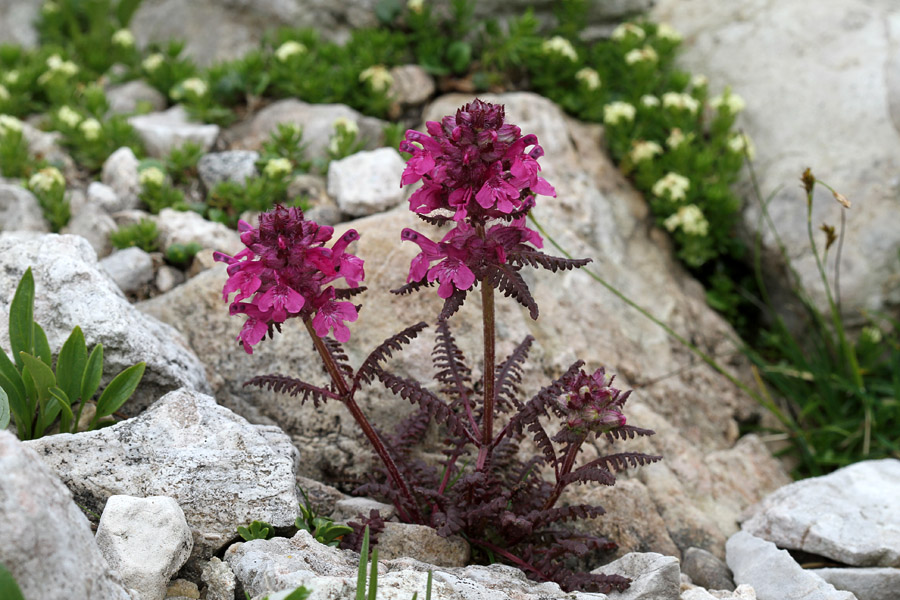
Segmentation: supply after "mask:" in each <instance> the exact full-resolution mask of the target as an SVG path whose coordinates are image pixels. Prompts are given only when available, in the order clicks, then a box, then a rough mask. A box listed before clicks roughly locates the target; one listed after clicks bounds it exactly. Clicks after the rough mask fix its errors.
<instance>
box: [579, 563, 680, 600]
mask: <svg viewBox="0 0 900 600" xmlns="http://www.w3.org/2000/svg"><path fill="white" fill-rule="evenodd" d="M593 572H594V573H603V574H604V575H621V576H622V577H627V578H628V579H630V580H631V585H630V586H628V589H627V590H625V591H624V592H620V593H618V594H615V596H614V597H615V598H616V599H617V600H678V596H679V592H680V590H681V571H680V570H679V568H678V559H677V558H675V557H674V556H663V555H662V554H657V553H655V552H631V553H629V554H626V555H625V556H623V557H621V558H618V559H616V560H614V561H613V562H611V563H609V564H608V565H603V566H602V567H599V568H597V569H595V570H594V571H593Z"/></svg>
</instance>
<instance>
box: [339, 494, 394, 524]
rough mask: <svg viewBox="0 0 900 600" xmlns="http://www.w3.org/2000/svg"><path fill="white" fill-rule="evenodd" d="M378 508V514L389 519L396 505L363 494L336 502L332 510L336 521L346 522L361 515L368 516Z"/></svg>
mask: <svg viewBox="0 0 900 600" xmlns="http://www.w3.org/2000/svg"><path fill="white" fill-rule="evenodd" d="M373 510H377V511H378V514H379V515H381V518H382V519H384V520H386V521H387V520H389V519H390V518H391V517H393V516H394V507H393V506H392V505H390V504H385V503H384V502H378V501H377V500H372V499H371V498H365V497H362V496H350V497H348V498H342V499H340V500H338V501H337V502H335V503H334V509H333V511H332V512H331V518H332V519H334V520H335V521H343V522H345V523H347V522H349V521H353V520H355V519H357V518H359V515H362V516H363V517H368V516H369V513H370V512H371V511H373Z"/></svg>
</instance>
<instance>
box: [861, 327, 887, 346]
mask: <svg viewBox="0 0 900 600" xmlns="http://www.w3.org/2000/svg"><path fill="white" fill-rule="evenodd" d="M859 337H860V338H861V339H864V340H867V341H869V342H870V343H872V344H880V343H881V340H882V339H883V336H882V334H881V330H880V329H878V328H877V327H875V326H873V325H866V326H865V327H863V328H862V331H861V332H860V334H859Z"/></svg>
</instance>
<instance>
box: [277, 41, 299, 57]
mask: <svg viewBox="0 0 900 600" xmlns="http://www.w3.org/2000/svg"><path fill="white" fill-rule="evenodd" d="M301 54H306V46H305V45H303V44H301V43H300V42H298V41H296V40H288V41H286V42H285V43H283V44H282V45H280V46H279V47H278V50H276V51H275V58H277V59H278V60H279V62H287V61H289V60H290V59H292V58H293V57H295V56H300V55H301Z"/></svg>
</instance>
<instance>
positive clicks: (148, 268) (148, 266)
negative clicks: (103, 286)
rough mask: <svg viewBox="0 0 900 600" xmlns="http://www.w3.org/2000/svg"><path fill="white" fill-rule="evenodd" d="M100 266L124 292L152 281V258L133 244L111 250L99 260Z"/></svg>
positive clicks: (133, 290) (132, 291) (131, 291)
mask: <svg viewBox="0 0 900 600" xmlns="http://www.w3.org/2000/svg"><path fill="white" fill-rule="evenodd" d="M100 266H101V267H103V268H104V269H105V270H106V272H107V273H109V276H110V277H112V279H113V281H115V282H116V285H118V286H119V289H120V290H122V291H123V292H124V293H126V294H129V293H134V292H137V291H138V290H139V289H141V287H143V286H144V285H146V284H148V283H150V282H151V281H153V258H151V256H150V255H149V254H148V253H147V252H145V251H144V250H142V249H140V248H137V247H134V246H132V247H131V248H124V249H122V250H118V251H116V252H113V253H112V254H110V255H109V256H107V257H106V258H104V259H103V260H101V261H100Z"/></svg>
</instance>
